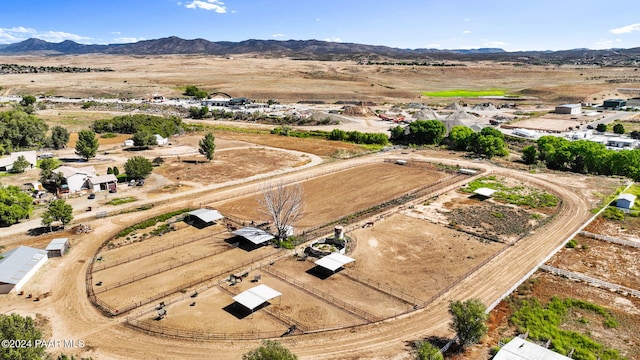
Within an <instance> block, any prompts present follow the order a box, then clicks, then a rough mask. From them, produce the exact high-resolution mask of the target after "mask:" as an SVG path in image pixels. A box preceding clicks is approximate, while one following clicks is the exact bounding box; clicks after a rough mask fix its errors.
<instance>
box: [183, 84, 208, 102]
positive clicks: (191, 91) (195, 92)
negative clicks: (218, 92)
mask: <svg viewBox="0 0 640 360" xmlns="http://www.w3.org/2000/svg"><path fill="white" fill-rule="evenodd" d="M184 95H186V96H193V97H194V98H196V99H204V98H206V97H207V96H208V95H209V94H207V92H206V91H204V90H200V89H198V87H197V86H194V85H187V87H186V88H185V90H184Z"/></svg>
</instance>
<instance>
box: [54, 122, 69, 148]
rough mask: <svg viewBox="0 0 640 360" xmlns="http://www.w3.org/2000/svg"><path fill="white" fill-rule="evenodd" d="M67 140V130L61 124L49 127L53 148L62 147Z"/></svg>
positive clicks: (65, 144)
mask: <svg viewBox="0 0 640 360" xmlns="http://www.w3.org/2000/svg"><path fill="white" fill-rule="evenodd" d="M68 142H69V131H68V130H67V129H65V128H63V127H62V126H54V127H53V128H52V129H51V145H52V146H53V148H54V149H62V148H64V147H66V146H67V143H68Z"/></svg>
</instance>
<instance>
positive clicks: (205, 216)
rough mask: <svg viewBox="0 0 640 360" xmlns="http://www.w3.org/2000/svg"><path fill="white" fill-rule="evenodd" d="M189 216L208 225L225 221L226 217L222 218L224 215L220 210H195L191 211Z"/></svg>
mask: <svg viewBox="0 0 640 360" xmlns="http://www.w3.org/2000/svg"><path fill="white" fill-rule="evenodd" d="M188 214H189V215H191V216H195V217H197V218H198V219H200V220H202V221H204V222H206V223H209V222H212V221H216V220H220V219H224V216H222V214H220V212H219V211H218V210H211V209H198V210H193V211H189V212H188Z"/></svg>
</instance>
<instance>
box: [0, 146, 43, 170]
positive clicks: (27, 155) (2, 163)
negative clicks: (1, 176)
mask: <svg viewBox="0 0 640 360" xmlns="http://www.w3.org/2000/svg"><path fill="white" fill-rule="evenodd" d="M20 156H24V159H25V160H27V161H28V162H29V163H31V164H35V163H36V161H37V159H38V157H37V156H36V152H35V150H32V151H14V152H12V153H11V154H9V156H6V157H2V158H0V167H7V166H10V165H13V163H14V162H15V161H16V160H18V157H20Z"/></svg>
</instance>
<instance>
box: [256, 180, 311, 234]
mask: <svg viewBox="0 0 640 360" xmlns="http://www.w3.org/2000/svg"><path fill="white" fill-rule="evenodd" d="M259 201H260V205H261V206H262V213H263V214H265V215H267V216H269V217H270V218H271V219H272V221H273V224H274V225H275V227H276V230H277V234H276V238H277V239H278V240H283V239H286V238H287V231H288V229H289V227H290V226H293V224H294V223H295V222H296V221H297V220H298V219H300V217H301V216H302V213H303V212H304V200H303V191H302V186H300V184H295V185H285V184H284V182H279V183H275V184H274V183H269V184H266V185H265V187H263V188H262V198H261V199H260V200H259Z"/></svg>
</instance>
